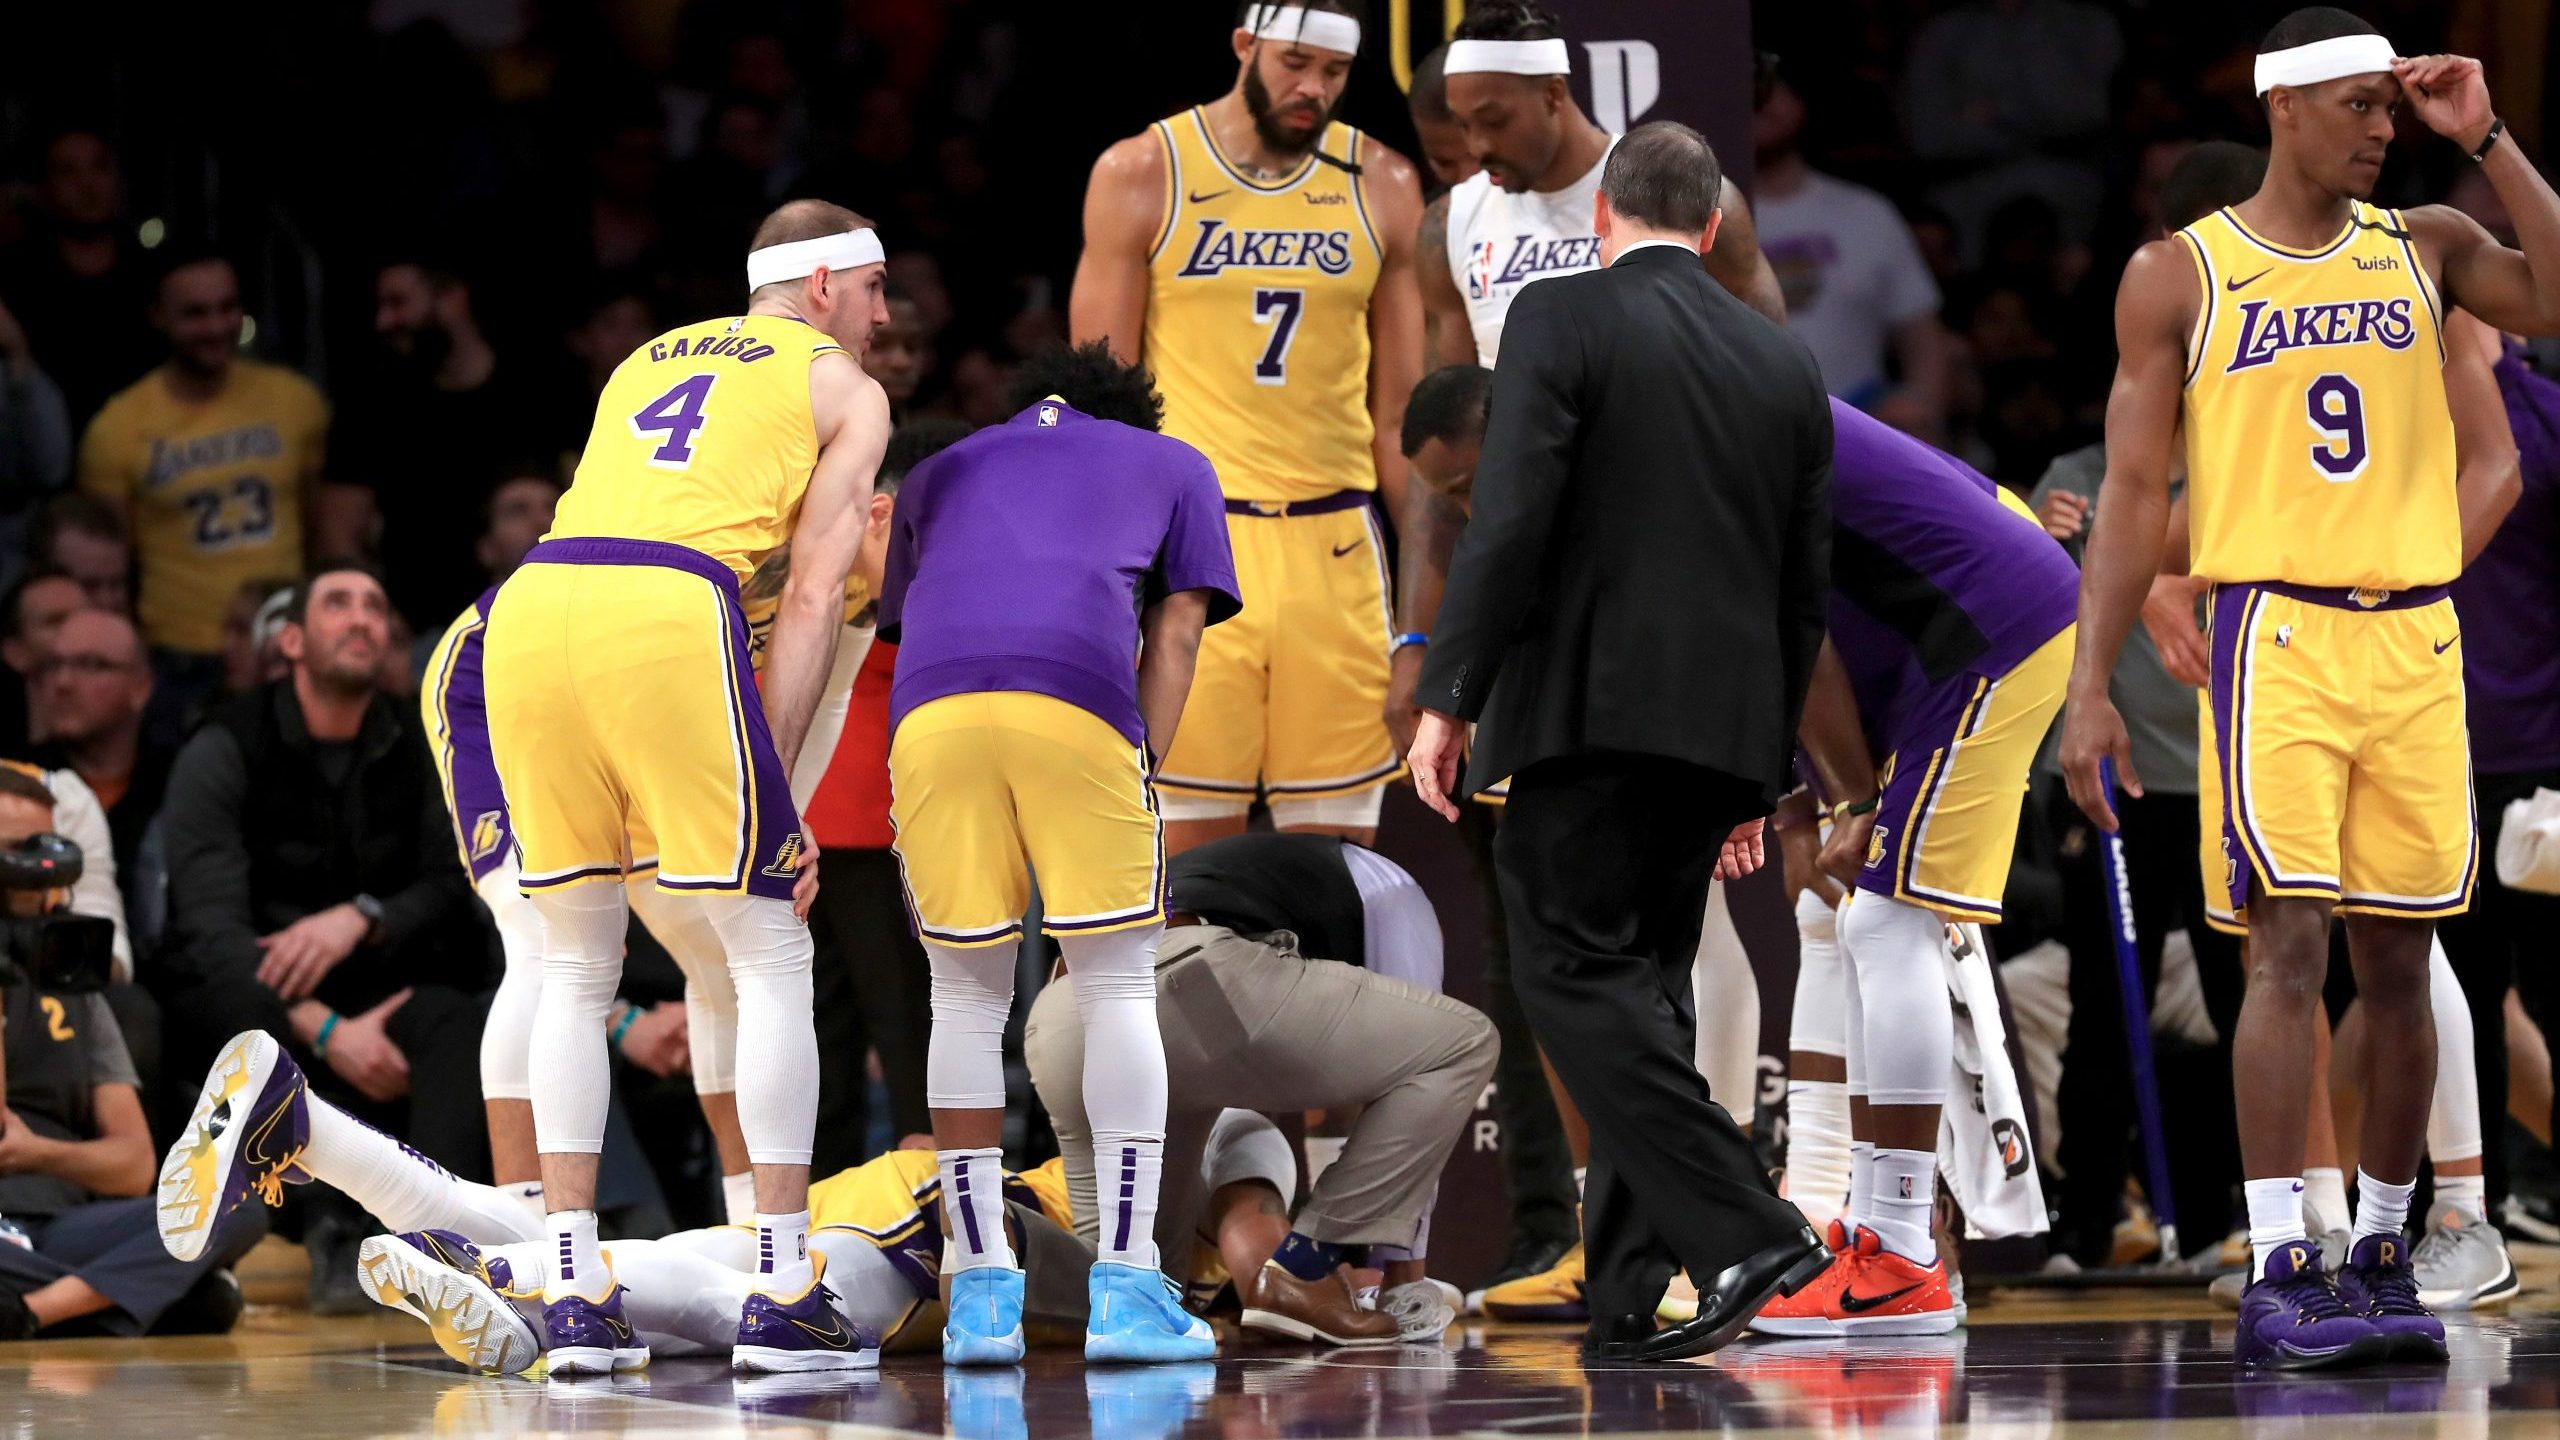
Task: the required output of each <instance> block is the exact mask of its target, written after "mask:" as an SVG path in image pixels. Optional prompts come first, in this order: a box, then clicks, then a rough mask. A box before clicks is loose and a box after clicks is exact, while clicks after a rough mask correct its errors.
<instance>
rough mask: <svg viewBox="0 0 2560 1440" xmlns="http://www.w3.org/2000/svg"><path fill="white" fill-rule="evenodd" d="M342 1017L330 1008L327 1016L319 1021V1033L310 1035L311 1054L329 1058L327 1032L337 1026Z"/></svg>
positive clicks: (324, 1058)
mask: <svg viewBox="0 0 2560 1440" xmlns="http://www.w3.org/2000/svg"><path fill="white" fill-rule="evenodd" d="M342 1018H343V1017H342V1016H340V1015H339V1014H338V1012H337V1011H335V1010H332V1011H330V1012H329V1018H328V1019H326V1020H323V1021H321V1022H320V1033H319V1034H317V1035H314V1036H312V1037H311V1053H312V1054H313V1055H316V1056H318V1057H319V1058H321V1059H323V1060H326V1059H328V1058H329V1032H330V1031H332V1030H335V1029H337V1028H338V1021H339V1020H340V1019H342Z"/></svg>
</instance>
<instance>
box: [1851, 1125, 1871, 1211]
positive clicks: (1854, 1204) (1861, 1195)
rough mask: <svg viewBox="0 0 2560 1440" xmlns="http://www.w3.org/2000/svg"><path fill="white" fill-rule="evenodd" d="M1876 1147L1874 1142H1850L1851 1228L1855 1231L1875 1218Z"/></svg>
mask: <svg viewBox="0 0 2560 1440" xmlns="http://www.w3.org/2000/svg"><path fill="white" fill-rule="evenodd" d="M1875 1199H1876V1145H1875V1142H1874V1141H1872V1140H1852V1141H1850V1142H1849V1210H1848V1221H1849V1228H1850V1229H1852V1230H1855V1229H1856V1228H1857V1227H1858V1226H1861V1225H1864V1224H1866V1223H1867V1222H1868V1221H1869V1220H1872V1219H1874V1218H1875V1213H1876V1206H1875Z"/></svg>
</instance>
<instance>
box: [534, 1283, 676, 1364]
mask: <svg viewBox="0 0 2560 1440" xmlns="http://www.w3.org/2000/svg"><path fill="white" fill-rule="evenodd" d="M542 1329H543V1344H542V1350H543V1354H544V1356H545V1357H546V1358H547V1359H549V1360H550V1362H551V1375H552V1377H553V1378H555V1379H557V1378H560V1377H562V1376H568V1375H610V1374H612V1373H613V1372H615V1371H617V1370H637V1369H639V1368H640V1367H641V1366H643V1365H646V1364H648V1363H649V1347H648V1346H647V1345H646V1344H644V1343H642V1342H641V1339H640V1337H639V1335H638V1334H636V1333H635V1332H634V1331H633V1330H632V1328H631V1322H630V1321H629V1320H627V1319H625V1318H623V1314H622V1284H621V1282H620V1281H616V1282H615V1283H614V1287H613V1288H612V1289H611V1290H608V1291H606V1292H605V1296H604V1298H603V1299H602V1300H590V1299H588V1298H587V1297H585V1296H584V1295H564V1296H562V1297H561V1298H559V1299H557V1300H546V1301H544V1302H543V1305H542Z"/></svg>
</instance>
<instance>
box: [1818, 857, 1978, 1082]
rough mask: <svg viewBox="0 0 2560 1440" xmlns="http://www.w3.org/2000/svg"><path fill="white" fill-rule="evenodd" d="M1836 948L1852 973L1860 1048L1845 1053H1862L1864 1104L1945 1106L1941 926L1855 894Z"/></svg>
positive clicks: (1910, 908) (1923, 913) (1949, 1013)
mask: <svg viewBox="0 0 2560 1440" xmlns="http://www.w3.org/2000/svg"><path fill="white" fill-rule="evenodd" d="M1840 944H1841V948H1842V949H1843V950H1845V951H1846V952H1847V953H1848V957H1849V963H1850V964H1851V965H1853V966H1856V967H1857V972H1858V992H1857V993H1858V1007H1859V1009H1860V1010H1861V1011H1862V1012H1863V1013H1864V1020H1865V1030H1866V1033H1865V1035H1864V1036H1863V1037H1862V1038H1863V1040H1864V1044H1863V1045H1860V1044H1852V1045H1851V1047H1850V1049H1851V1053H1852V1054H1853V1055H1855V1054H1857V1052H1859V1051H1861V1050H1863V1051H1864V1058H1865V1061H1866V1063H1865V1065H1864V1066H1863V1067H1862V1068H1863V1070H1864V1072H1865V1073H1864V1079H1865V1080H1866V1093H1867V1102H1868V1103H1869V1104H1871V1105H1943V1104H1945V1103H1946V1099H1947V1071H1948V1068H1949V1067H1951V1066H1952V1065H1954V1064H1955V1045H1956V1034H1955V1024H1956V1019H1955V1002H1954V1001H1953V1000H1951V999H1949V998H1948V995H1947V964H1946V948H1947V927H1946V923H1945V922H1944V921H1942V920H1940V919H1939V918H1938V917H1937V915H1936V914H1934V913H1932V912H1930V911H1927V910H1923V909H1921V908H1920V907H1918V906H1916V905H1907V904H1905V903H1903V902H1902V901H1899V900H1894V899H1890V898H1888V897H1886V896H1883V895H1875V894H1868V893H1864V892H1861V893H1860V894H1859V895H1858V896H1857V897H1856V898H1855V899H1853V900H1852V901H1850V903H1849V908H1848V911H1847V913H1845V914H1843V915H1842V916H1841V917H1840ZM1853 1063H1854V1062H1853ZM1854 1078H1855V1077H1854V1075H1853V1079H1854ZM1851 1093H1853V1094H1854V1093H1856V1087H1855V1085H1854V1083H1853V1085H1852V1087H1851Z"/></svg>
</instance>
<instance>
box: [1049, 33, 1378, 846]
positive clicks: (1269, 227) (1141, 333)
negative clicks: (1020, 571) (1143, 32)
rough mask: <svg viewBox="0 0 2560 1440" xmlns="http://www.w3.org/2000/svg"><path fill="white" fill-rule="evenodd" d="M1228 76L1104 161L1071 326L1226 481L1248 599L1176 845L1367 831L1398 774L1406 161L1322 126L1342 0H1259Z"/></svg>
mask: <svg viewBox="0 0 2560 1440" xmlns="http://www.w3.org/2000/svg"><path fill="white" fill-rule="evenodd" d="M1232 43H1233V46H1234V49H1235V55H1236V61H1237V70H1236V83H1235V87H1234V88H1233V89H1231V90H1229V91H1228V92H1227V93H1226V94H1225V95H1223V96H1221V97H1219V98H1218V99H1216V100H1213V101H1210V102H1209V103H1208V104H1206V105H1200V106H1196V107H1194V108H1192V109H1190V110H1187V111H1185V112H1183V113H1182V114H1180V115H1176V116H1173V117H1171V118H1170V119H1166V120H1160V121H1158V122H1156V123H1155V124H1154V125H1152V126H1149V127H1148V128H1147V130H1146V131H1145V133H1143V134H1140V135H1135V136H1132V137H1130V138H1129V139H1126V140H1123V141H1121V142H1119V143H1118V144H1116V145H1113V146H1112V147H1111V148H1110V149H1109V150H1106V151H1104V152H1103V155H1102V158H1101V159H1100V160H1099V161H1098V162H1096V163H1095V165H1094V168H1093V180H1092V185H1091V188H1089V189H1088V190H1087V191H1086V193H1085V215H1084V225H1085V248H1084V258H1083V260H1082V261H1081V262H1080V263H1079V264H1078V266H1077V268H1076V283H1075V293H1074V298H1073V300H1072V302H1071V305H1070V308H1069V312H1068V320H1069V325H1070V328H1071V329H1072V330H1073V332H1074V338H1075V341H1076V343H1077V344H1084V343H1086V342H1088V341H1093V340H1107V341H1108V342H1109V343H1110V345H1111V349H1112V352H1113V353H1114V354H1116V355H1118V356H1119V357H1120V358H1121V359H1123V360H1132V361H1137V362H1140V363H1143V364H1144V365H1145V366H1146V367H1147V368H1148V369H1150V370H1152V371H1153V372H1154V373H1155V376H1156V380H1157V383H1158V384H1159V385H1160V386H1161V388H1162V389H1163V392H1164V402H1165V418H1164V433H1165V434H1167V435H1171V436H1173V437H1175V438H1177V439H1180V440H1184V441H1188V442H1189V443H1190V444H1192V445H1193V446H1194V447H1196V448H1197V449H1199V450H1200V452H1201V453H1203V454H1205V455H1207V456H1208V457H1209V459H1210V461H1211V463H1213V464H1214V465H1215V466H1216V467H1217V471H1218V481H1219V485H1220V487H1221V488H1222V489H1223V490H1224V491H1225V493H1226V506H1227V530H1228V537H1229V543H1230V546H1231V548H1232V549H1233V551H1234V554H1235V561H1236V576H1237V579H1238V580H1239V582H1240V583H1241V584H1242V586H1243V591H1244V612H1243V614H1242V615H1240V616H1239V617H1238V618H1236V619H1235V620H1233V621H1230V622H1228V623H1227V624H1224V625H1221V626H1219V627H1217V628H1216V629H1215V630H1212V631H1211V632H1210V633H1209V635H1208V638H1207V640H1206V642H1205V643H1204V644H1203V645H1202V647H1201V651H1200V665H1199V673H1198V677H1197V678H1196V680H1195V681H1194V683H1193V687H1192V692H1191V701H1190V704H1189V706H1188V707H1187V708H1186V709H1185V711H1184V712H1183V718H1182V728H1181V731H1180V732H1179V734H1178V735H1177V737H1176V738H1175V740H1174V743H1173V749H1172V751H1171V752H1170V753H1168V754H1167V755H1165V756H1164V757H1163V768H1162V771H1161V773H1160V774H1159V776H1158V777H1157V784H1158V786H1159V787H1160V789H1161V792H1162V796H1163V803H1164V807H1165V808H1164V818H1165V821H1166V824H1165V844H1166V848H1167V849H1169V850H1181V849H1184V848H1186V847H1188V846H1191V845H1196V844H1199V843H1201V842H1203V841H1206V840H1214V839H1218V838H1220V837H1221V836H1226V835H1234V834H1240V833H1242V832H1243V830H1244V824H1245V815H1246V812H1247V811H1248V810H1249V809H1250V808H1251V806H1252V804H1253V802H1254V800H1255V799H1256V798H1257V797H1260V798H1263V799H1266V800H1268V801H1269V803H1270V806H1271V818H1272V821H1273V823H1274V824H1276V825H1277V826H1279V827H1280V828H1281V829H1284V830H1310V831H1320V832H1324V833H1327V834H1334V835H1340V836H1342V837H1344V838H1346V839H1351V840H1355V841H1359V842H1361V843H1364V844H1365V843H1367V842H1369V841H1370V840H1371V839H1373V838H1374V837H1375V835H1376V831H1377V824H1378V806H1379V802H1380V799H1381V797H1382V796H1383V795H1384V794H1385V788H1386V785H1387V782H1388V781H1390V780H1392V779H1393V778H1395V775H1396V772H1397V769H1398V767H1399V762H1398V759H1397V754H1398V752H1397V750H1396V748H1395V746H1394V745H1393V744H1391V743H1390V742H1389V739H1388V736H1387V731H1386V727H1385V726H1384V725H1383V724H1381V723H1380V721H1379V713H1380V707H1381V705H1382V703H1383V702H1384V700H1385V698H1386V691H1387V653H1388V647H1389V642H1390V640H1391V632H1392V629H1393V618H1394V617H1393V614H1392V599H1391V596H1390V595H1389V592H1388V581H1387V563H1386V553H1385V550H1384V547H1383V545H1382V543H1381V540H1380V535H1379V530H1378V520H1377V517H1376V515H1375V514H1374V513H1373V505H1372V497H1373V496H1379V495H1382V496H1383V498H1384V500H1385V501H1386V503H1387V505H1388V506H1389V507H1390V511H1391V513H1392V512H1393V510H1394V508H1395V507H1397V506H1399V505H1400V503H1401V501H1402V499H1403V491H1404V488H1405V485H1404V480H1405V473H1404V457H1403V455H1402V454H1401V453H1399V451H1398V449H1397V445H1396V438H1397V434H1398V431H1399V429H1400V427H1401V425H1402V422H1403V416H1404V405H1405V397H1406V396H1407V395H1408V394H1410V393H1411V392H1412V390H1413V385H1414V382H1415V381H1416V380H1417V379H1419V378H1420V377H1421V373H1422V300H1421V295H1420V292H1419V291H1418V290H1417V289H1416V288H1415V284H1414V264H1415V255H1416V242H1415V227H1416V225H1417V224H1418V222H1419V220H1420V217H1421V214H1422V192H1421V188H1420V184H1419V181H1418V180H1417V178H1416V176H1415V173H1414V168H1413V165H1412V162H1410V161H1408V160H1406V159H1405V158H1404V157H1403V156H1401V155H1398V154H1397V153H1395V152H1394V151H1392V150H1389V149H1387V148H1386V147H1385V146H1383V145H1380V144H1378V143H1377V141H1375V140H1374V139H1372V138H1370V137H1369V136H1367V135H1364V134H1362V133H1361V132H1360V131H1358V130H1355V129H1353V128H1351V127H1350V126H1348V125H1345V124H1342V123H1340V122H1339V121H1336V120H1334V119H1333V118H1332V116H1333V112H1334V109H1335V107H1336V106H1337V105H1338V104H1339V103H1340V102H1341V99H1342V91H1343V86H1344V84H1345V83H1346V82H1347V81H1348V79H1349V77H1350V73H1351V62H1352V58H1353V56H1354V55H1355V54H1356V53H1357V52H1358V50H1359V48H1360V22H1359V19H1358V16H1357V14H1356V12H1355V8H1354V6H1353V4H1352V3H1351V0H1307V3H1303V4H1292V5H1263V4H1257V5H1251V6H1248V7H1247V8H1246V9H1245V11H1244V15H1243V21H1242V23H1241V24H1239V25H1238V26H1237V27H1236V30H1235V34H1234V37H1233V42H1232Z"/></svg>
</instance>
